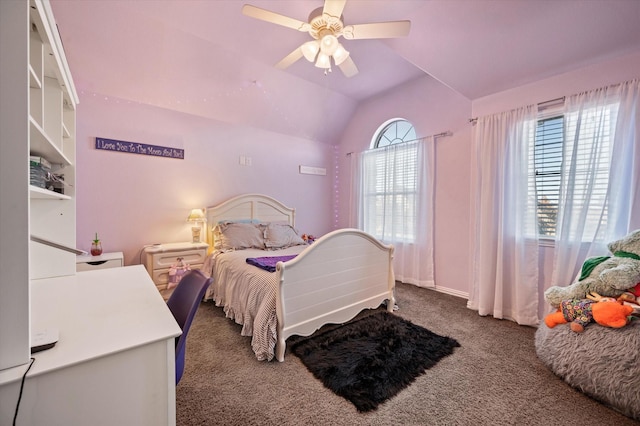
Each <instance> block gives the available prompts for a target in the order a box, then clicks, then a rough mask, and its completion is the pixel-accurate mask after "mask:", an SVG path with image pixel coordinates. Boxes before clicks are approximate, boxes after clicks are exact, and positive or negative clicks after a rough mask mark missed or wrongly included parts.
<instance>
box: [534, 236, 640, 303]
mask: <svg viewBox="0 0 640 426" xmlns="http://www.w3.org/2000/svg"><path fill="white" fill-rule="evenodd" d="M608 248H609V250H610V251H611V253H612V254H613V256H604V257H598V258H591V259H587V260H586V261H585V262H584V265H583V266H582V273H581V275H580V277H579V278H578V279H577V280H576V281H575V282H574V283H572V284H571V285H569V286H567V287H560V286H554V287H550V288H548V289H547V290H546V291H545V292H544V297H545V300H546V301H547V302H548V303H549V304H551V306H553V307H558V306H560V303H561V302H562V301H564V300H571V299H584V298H585V297H586V295H587V294H588V293H589V292H597V293H599V294H601V295H603V296H612V297H618V296H620V295H621V294H622V293H624V292H625V291H627V290H628V289H630V288H632V287H634V286H635V285H636V284H637V283H639V282H640V229H638V230H635V231H633V232H632V233H630V234H629V235H627V236H626V237H624V238H622V239H620V240H618V241H614V242H612V243H609V245H608Z"/></svg>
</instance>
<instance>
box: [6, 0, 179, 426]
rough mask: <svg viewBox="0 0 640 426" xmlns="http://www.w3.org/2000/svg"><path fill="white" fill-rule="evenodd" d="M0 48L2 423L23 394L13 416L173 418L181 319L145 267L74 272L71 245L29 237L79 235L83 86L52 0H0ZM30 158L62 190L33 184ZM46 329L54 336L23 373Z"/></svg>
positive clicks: (69, 238) (43, 420) (105, 421)
mask: <svg viewBox="0 0 640 426" xmlns="http://www.w3.org/2000/svg"><path fill="white" fill-rule="evenodd" d="M0 57H1V58H2V72H1V73H0V141H1V142H0V200H2V201H1V202H0V218H1V220H0V235H1V236H2V238H0V424H2V425H4V424H9V423H10V422H11V419H12V417H13V415H14V411H15V408H16V398H17V395H18V394H19V393H20V394H21V395H22V399H21V407H22V408H21V410H20V416H19V417H18V419H17V420H18V421H17V424H51V422H54V423H56V424H65V425H75V424H92V425H114V424H136V425H154V426H155V425H165V424H166V425H175V352H174V347H175V337H176V336H177V335H179V334H180V327H179V326H178V324H177V323H176V321H175V319H174V318H173V315H172V314H171V312H170V311H169V309H168V307H167V305H166V303H164V301H163V300H162V297H160V295H159V294H158V292H157V291H156V290H155V288H154V285H153V282H152V281H151V278H150V277H149V276H148V274H147V273H146V271H145V270H144V269H143V268H142V266H139V265H137V266H132V267H117V268H115V267H114V268H103V269H97V270H92V271H83V272H79V273H76V263H77V260H76V256H75V255H74V254H73V253H68V252H65V251H63V250H59V249H56V248H52V247H49V246H46V245H43V244H40V243H36V242H31V241H30V239H31V236H32V235H33V236H36V237H39V238H41V239H45V240H50V241H53V242H55V243H58V244H59V245H63V246H69V247H74V246H75V243H76V193H75V181H76V173H75V162H76V152H75V151H76V105H77V104H78V96H77V93H76V91H75V88H74V86H73V82H72V79H71V74H70V72H69V68H68V65H67V62H66V59H65V56H64V51H63V48H62V43H61V40H60V36H59V34H58V29H57V26H56V23H55V20H54V17H53V13H52V11H51V6H50V4H49V0H11V1H5V0H0ZM30 156H40V157H43V158H45V159H46V160H47V161H48V162H49V163H51V165H52V172H55V173H61V174H64V181H65V182H66V183H67V184H68V185H65V188H64V194H60V193H57V192H54V191H50V190H48V189H43V188H39V187H36V186H33V185H30V170H29V168H30V166H29V161H30ZM107 262H112V263H114V264H115V263H117V264H118V265H117V266H122V263H123V262H122V254H119V255H118V256H117V258H114V259H107V260H106V262H105V264H107ZM108 266H115V265H111V264H110V263H109V264H108ZM105 288H108V289H109V291H107V292H106V293H107V294H104V293H105V291H104V289H105ZM49 328H52V329H54V330H55V331H56V333H53V334H54V335H56V336H59V340H58V342H57V343H56V345H55V347H53V348H50V349H47V350H45V351H42V352H38V353H35V354H33V357H34V359H35V361H34V363H33V368H31V369H30V370H29V372H28V373H25V372H26V371H27V367H28V364H29V361H30V357H31V354H30V348H31V336H32V335H34V336H36V335H51V333H43V331H46V330H48V329H49ZM25 374H26V378H25V381H24V392H22V389H21V388H22V384H21V378H22V376H23V375H25ZM123 383H126V386H122V384H123ZM105 401H107V402H108V403H106V402H105Z"/></svg>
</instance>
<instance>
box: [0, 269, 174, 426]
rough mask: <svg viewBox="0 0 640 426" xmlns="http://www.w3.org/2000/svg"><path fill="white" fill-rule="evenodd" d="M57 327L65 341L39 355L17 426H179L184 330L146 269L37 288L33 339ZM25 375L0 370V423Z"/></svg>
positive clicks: (39, 283) (7, 420)
mask: <svg viewBox="0 0 640 426" xmlns="http://www.w3.org/2000/svg"><path fill="white" fill-rule="evenodd" d="M105 289H109V290H108V291H106V290H105ZM51 327H55V328H57V329H58V331H59V341H58V343H57V344H56V346H55V347H54V348H52V349H49V350H46V351H43V352H39V353H36V354H34V358H35V359H36V360H35V362H34V364H33V366H32V368H31V370H30V371H29V373H28V375H27V379H26V381H25V385H24V391H23V395H22V401H21V403H20V410H19V413H18V421H17V424H18V425H64V426H74V425H87V424H91V425H105V426H106V425H109V426H111V425H116V424H121V425H153V426H156V425H175V352H174V347H175V340H174V338H175V337H176V336H178V335H179V334H180V332H181V330H180V327H179V326H178V324H177V323H176V322H175V320H174V318H173V315H172V314H171V312H170V311H169V308H168V307H167V305H166V304H165V302H164V301H163V299H162V297H161V296H160V294H159V293H158V292H157V290H156V288H155V286H154V284H153V282H152V281H151V279H150V278H149V275H148V274H147V272H146V271H145V269H144V267H142V266H141V265H136V266H128V267H123V268H112V269H101V270H96V271H88V272H79V273H77V274H76V275H72V276H66V277H59V278H49V279H42V280H34V281H32V282H31V330H32V333H33V331H37V330H41V329H43V328H51ZM26 368H27V365H24V366H19V367H14V368H10V369H6V370H2V371H0V424H3V425H4V424H11V421H12V418H13V414H14V410H15V406H16V402H17V399H18V394H19V389H20V379H21V377H22V375H23V373H24V371H25V370H26Z"/></svg>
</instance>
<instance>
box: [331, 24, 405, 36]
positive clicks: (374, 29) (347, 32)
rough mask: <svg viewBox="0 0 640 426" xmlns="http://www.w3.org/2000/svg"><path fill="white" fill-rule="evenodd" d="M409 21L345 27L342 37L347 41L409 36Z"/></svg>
mask: <svg viewBox="0 0 640 426" xmlns="http://www.w3.org/2000/svg"><path fill="white" fill-rule="evenodd" d="M410 29H411V21H390V22H377V23H373V24H359V25H347V26H345V27H344V29H343V30H342V35H343V37H344V38H346V39H347V40H361V39H365V38H395V37H405V36H407V35H409V30H410Z"/></svg>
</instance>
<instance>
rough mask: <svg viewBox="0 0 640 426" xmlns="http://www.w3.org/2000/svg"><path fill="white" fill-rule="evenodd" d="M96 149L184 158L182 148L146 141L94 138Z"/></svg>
mask: <svg viewBox="0 0 640 426" xmlns="http://www.w3.org/2000/svg"><path fill="white" fill-rule="evenodd" d="M96 149H103V150H105V151H117V152H127V153H129V154H141V155H152V156H154V157H166V158H179V159H181V160H184V149H179V148H169V147H166V146H158V145H149V144H146V143H138V142H126V141H119V140H115V139H105V138H96Z"/></svg>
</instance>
